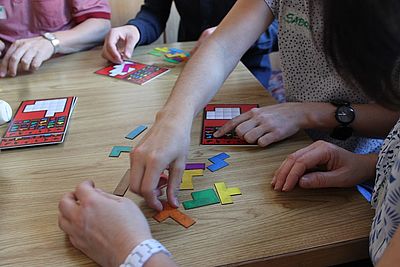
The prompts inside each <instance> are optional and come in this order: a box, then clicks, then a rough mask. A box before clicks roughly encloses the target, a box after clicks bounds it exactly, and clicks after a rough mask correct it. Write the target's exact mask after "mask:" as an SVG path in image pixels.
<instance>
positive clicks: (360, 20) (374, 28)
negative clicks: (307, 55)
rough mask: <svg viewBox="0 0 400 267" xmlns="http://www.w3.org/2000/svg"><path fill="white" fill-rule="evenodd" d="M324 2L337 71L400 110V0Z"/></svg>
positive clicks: (329, 50) (326, 33) (327, 38)
mask: <svg viewBox="0 0 400 267" xmlns="http://www.w3.org/2000/svg"><path fill="white" fill-rule="evenodd" d="M311 1H313V0H311ZM320 2H321V3H322V4H323V10H324V49H325V53H326V55H327V58H328V60H330V61H331V62H332V64H333V66H334V68H335V69H336V71H337V72H338V73H339V74H340V75H341V76H342V77H343V78H344V79H346V80H347V81H348V82H349V84H350V85H352V86H354V87H356V88H360V89H361V90H362V91H363V92H364V93H365V94H366V95H367V96H369V97H370V98H371V100H373V101H375V102H377V103H379V104H381V105H383V106H385V107H387V108H391V109H395V110H400V0H321V1H320Z"/></svg>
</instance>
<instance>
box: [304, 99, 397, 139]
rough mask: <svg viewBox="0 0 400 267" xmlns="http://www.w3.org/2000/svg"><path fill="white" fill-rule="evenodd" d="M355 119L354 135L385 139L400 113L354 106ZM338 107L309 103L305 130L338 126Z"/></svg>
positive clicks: (328, 128)
mask: <svg viewBox="0 0 400 267" xmlns="http://www.w3.org/2000/svg"><path fill="white" fill-rule="evenodd" d="M352 107H353V108H354V110H355V119H354V121H353V123H351V125H350V126H351V127H352V128H353V129H354V134H355V135H359V136H365V137H379V138H384V137H386V136H387V135H388V133H389V132H390V130H391V129H392V128H393V126H394V125H395V124H396V122H397V120H398V119H399V117H400V112H395V111H391V110H388V109H385V108H383V107H381V106H379V105H377V104H352ZM335 111H336V107H335V106H334V105H332V104H330V103H307V107H306V116H305V120H304V121H303V123H302V126H301V128H303V129H320V130H328V131H330V130H332V129H333V128H335V127H336V126H338V122H337V121H336V119H335Z"/></svg>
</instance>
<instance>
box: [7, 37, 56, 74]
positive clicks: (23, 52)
mask: <svg viewBox="0 0 400 267" xmlns="http://www.w3.org/2000/svg"><path fill="white" fill-rule="evenodd" d="M53 53H54V47H53V45H52V44H51V43H50V42H49V41H48V40H46V39H44V38H43V37H41V36H40V37H34V38H28V39H20V40H17V41H15V42H14V43H13V44H12V45H11V46H10V48H8V50H7V53H6V54H5V56H4V58H3V60H2V62H1V66H0V77H1V78H4V77H5V76H7V75H8V76H11V77H14V76H16V75H17V71H18V67H19V66H21V67H22V69H23V70H25V71H34V70H37V69H38V68H39V67H40V66H41V65H42V63H43V62H44V61H46V60H48V59H49V58H51V57H52V55H53Z"/></svg>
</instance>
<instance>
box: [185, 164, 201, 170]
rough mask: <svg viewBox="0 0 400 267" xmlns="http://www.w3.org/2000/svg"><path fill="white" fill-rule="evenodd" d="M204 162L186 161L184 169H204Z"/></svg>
mask: <svg viewBox="0 0 400 267" xmlns="http://www.w3.org/2000/svg"><path fill="white" fill-rule="evenodd" d="M205 169H206V164H205V163H186V166H185V170H205Z"/></svg>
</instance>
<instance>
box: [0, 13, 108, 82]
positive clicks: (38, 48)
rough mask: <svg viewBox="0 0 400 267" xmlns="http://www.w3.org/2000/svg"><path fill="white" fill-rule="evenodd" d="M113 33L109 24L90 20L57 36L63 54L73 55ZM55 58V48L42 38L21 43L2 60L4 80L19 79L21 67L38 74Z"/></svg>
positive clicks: (12, 48)
mask: <svg viewBox="0 0 400 267" xmlns="http://www.w3.org/2000/svg"><path fill="white" fill-rule="evenodd" d="M109 29H110V21H109V20H107V19H100V18H90V19H87V20H85V21H83V22H82V23H80V24H78V25H77V26H75V27H74V28H72V29H70V30H66V31H58V32H54V33H53V34H54V35H55V36H56V37H57V38H58V39H59V40H60V47H59V53H60V54H69V53H74V52H78V51H81V50H85V49H88V48H91V47H93V46H95V45H96V44H99V43H101V41H102V40H103V39H104V36H105V35H106V33H107V32H108V30H109ZM53 54H54V47H53V45H52V44H51V43H50V41H48V40H46V39H45V38H43V37H41V36H39V37H33V38H28V39H20V40H17V41H15V42H14V43H13V44H12V45H11V46H10V48H9V49H8V50H7V53H6V54H5V56H4V58H3V60H2V63H1V66H0V77H5V76H6V75H8V76H12V77H13V76H16V75H17V72H18V67H19V66H20V67H21V68H22V69H23V70H25V71H29V70H31V71H33V70H37V69H38V68H39V67H40V66H41V65H42V63H43V62H44V61H46V60H48V59H50V58H51V57H52V56H53Z"/></svg>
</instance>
